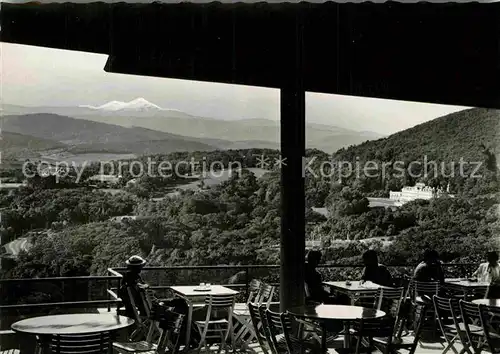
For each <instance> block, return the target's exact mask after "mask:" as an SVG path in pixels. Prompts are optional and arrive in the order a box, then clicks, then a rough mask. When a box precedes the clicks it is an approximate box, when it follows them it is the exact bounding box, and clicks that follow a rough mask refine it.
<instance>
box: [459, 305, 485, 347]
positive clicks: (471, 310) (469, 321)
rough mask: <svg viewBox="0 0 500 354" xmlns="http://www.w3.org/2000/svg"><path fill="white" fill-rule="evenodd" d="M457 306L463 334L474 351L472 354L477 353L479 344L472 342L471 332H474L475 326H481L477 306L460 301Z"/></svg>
mask: <svg viewBox="0 0 500 354" xmlns="http://www.w3.org/2000/svg"><path fill="white" fill-rule="evenodd" d="M459 304H460V314H461V316H462V322H463V323H464V327H465V333H466V334H467V340H468V342H469V344H470V346H471V347H472V349H474V352H475V353H478V352H480V349H479V345H480V344H479V343H478V342H477V341H476V340H474V337H473V332H474V331H475V330H474V329H475V328H476V326H480V325H481V312H480V311H479V305H477V304H474V303H472V302H468V301H464V300H460V301H459ZM472 326H475V327H472Z"/></svg>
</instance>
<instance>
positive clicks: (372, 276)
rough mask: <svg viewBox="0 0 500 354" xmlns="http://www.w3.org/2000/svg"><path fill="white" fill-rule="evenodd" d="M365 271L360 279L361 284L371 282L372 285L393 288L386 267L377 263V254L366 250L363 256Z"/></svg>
mask: <svg viewBox="0 0 500 354" xmlns="http://www.w3.org/2000/svg"><path fill="white" fill-rule="evenodd" d="M363 263H364V265H365V269H364V270H363V275H362V277H361V282H362V283H364V282H366V281H371V282H372V283H375V284H378V285H383V286H393V285H394V282H393V281H392V276H391V273H390V272H389V270H388V269H387V267H386V266H384V265H382V264H380V263H379V262H378V257H377V252H375V251H374V250H368V251H366V252H365V253H364V254H363Z"/></svg>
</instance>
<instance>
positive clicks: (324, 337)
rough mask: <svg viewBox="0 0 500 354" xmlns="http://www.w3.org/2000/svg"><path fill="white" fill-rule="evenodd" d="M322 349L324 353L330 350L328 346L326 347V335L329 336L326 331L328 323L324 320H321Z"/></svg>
mask: <svg viewBox="0 0 500 354" xmlns="http://www.w3.org/2000/svg"><path fill="white" fill-rule="evenodd" d="M321 332H322V333H321V350H322V351H323V353H327V352H328V348H327V347H326V336H327V333H326V325H325V323H324V322H321Z"/></svg>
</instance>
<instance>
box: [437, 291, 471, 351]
mask: <svg viewBox="0 0 500 354" xmlns="http://www.w3.org/2000/svg"><path fill="white" fill-rule="evenodd" d="M432 302H433V304H434V311H435V313H436V317H437V319H438V324H439V328H440V329H441V332H442V333H443V335H444V336H450V337H451V338H454V337H455V335H456V334H457V333H458V336H459V337H460V341H461V342H462V343H464V342H465V343H467V338H466V336H464V335H463V330H462V329H461V328H460V321H461V317H462V315H461V313H460V305H459V303H458V299H450V298H445V297H440V296H437V295H434V296H433V297H432ZM450 319H451V320H453V324H454V325H455V328H454V329H452V328H450V327H449V326H448V324H449V321H450Z"/></svg>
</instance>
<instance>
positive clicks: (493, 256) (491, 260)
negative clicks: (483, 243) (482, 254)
mask: <svg viewBox="0 0 500 354" xmlns="http://www.w3.org/2000/svg"><path fill="white" fill-rule="evenodd" d="M486 259H487V260H488V262H485V263H481V264H480V265H479V268H477V270H476V271H475V272H474V273H473V274H472V277H474V278H477V280H478V281H480V282H485V283H491V282H492V281H493V280H497V279H498V278H499V277H500V274H499V273H500V266H499V265H498V254H497V253H496V252H488V253H487V254H486Z"/></svg>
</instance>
